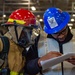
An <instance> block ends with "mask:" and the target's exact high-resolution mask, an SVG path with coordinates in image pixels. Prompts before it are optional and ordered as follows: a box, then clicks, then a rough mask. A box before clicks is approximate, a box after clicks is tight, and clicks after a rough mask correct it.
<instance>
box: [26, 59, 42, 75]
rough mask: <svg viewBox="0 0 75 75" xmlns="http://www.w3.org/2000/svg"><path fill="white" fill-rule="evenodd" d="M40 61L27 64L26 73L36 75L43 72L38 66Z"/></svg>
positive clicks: (34, 60) (31, 61) (36, 60)
mask: <svg viewBox="0 0 75 75" xmlns="http://www.w3.org/2000/svg"><path fill="white" fill-rule="evenodd" d="M38 59H39V58H36V59H33V60H30V61H28V62H27V63H26V71H27V73H28V74H30V75H35V74H37V73H39V72H40V71H41V69H42V68H41V67H39V66H38Z"/></svg>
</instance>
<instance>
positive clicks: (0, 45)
mask: <svg viewBox="0 0 75 75" xmlns="http://www.w3.org/2000/svg"><path fill="white" fill-rule="evenodd" d="M2 49H3V43H2V40H1V38H0V52H1V51H2Z"/></svg>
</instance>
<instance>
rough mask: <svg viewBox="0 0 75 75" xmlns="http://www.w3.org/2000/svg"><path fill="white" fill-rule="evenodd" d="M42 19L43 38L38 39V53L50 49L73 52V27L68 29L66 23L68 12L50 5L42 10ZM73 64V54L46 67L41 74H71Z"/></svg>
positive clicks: (44, 52) (43, 52) (74, 36)
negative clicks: (58, 62)
mask: <svg viewBox="0 0 75 75" xmlns="http://www.w3.org/2000/svg"><path fill="white" fill-rule="evenodd" d="M43 21H44V32H43V33H42V34H43V35H42V34H41V36H40V37H41V38H42V39H43V40H41V39H40V40H39V44H38V46H39V49H38V50H39V53H38V55H39V56H40V57H42V56H44V55H45V54H46V53H49V52H50V51H57V52H60V53H61V54H66V53H74V52H75V40H74V38H75V35H74V29H72V30H70V28H69V26H68V23H69V21H70V14H69V13H68V12H65V11H62V10H61V9H60V8H56V7H51V8H48V9H47V10H46V11H45V12H44V15H43ZM42 36H44V37H42ZM48 60H49V59H48ZM53 63H55V62H53ZM48 64H49V62H48ZM74 66H75V56H73V57H70V58H68V59H66V60H65V61H63V63H61V64H58V65H55V66H53V67H51V68H49V69H46V70H45V71H44V73H43V74H44V75H50V74H51V75H72V70H73V67H74ZM45 67H46V66H45ZM61 73H62V74H61Z"/></svg>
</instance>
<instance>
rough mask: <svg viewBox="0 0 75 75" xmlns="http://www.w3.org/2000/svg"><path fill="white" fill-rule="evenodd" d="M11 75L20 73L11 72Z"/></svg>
mask: <svg viewBox="0 0 75 75" xmlns="http://www.w3.org/2000/svg"><path fill="white" fill-rule="evenodd" d="M10 75H18V73H17V72H13V71H11V72H10Z"/></svg>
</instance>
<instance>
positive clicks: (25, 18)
mask: <svg viewBox="0 0 75 75" xmlns="http://www.w3.org/2000/svg"><path fill="white" fill-rule="evenodd" d="M14 21H16V23H17V24H21V25H25V26H29V25H30V24H31V25H35V24H36V18H35V15H34V14H33V13H32V12H30V11H29V10H26V9H23V8H21V9H17V10H16V11H14V12H12V13H11V15H10V16H9V19H8V21H7V24H13V23H14Z"/></svg>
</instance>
